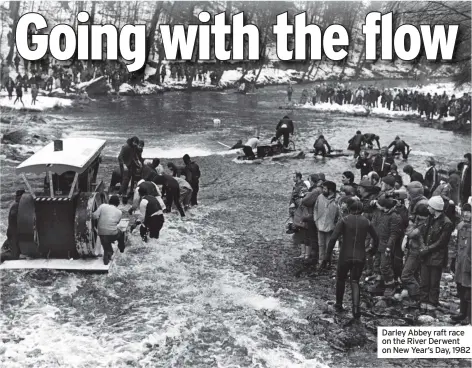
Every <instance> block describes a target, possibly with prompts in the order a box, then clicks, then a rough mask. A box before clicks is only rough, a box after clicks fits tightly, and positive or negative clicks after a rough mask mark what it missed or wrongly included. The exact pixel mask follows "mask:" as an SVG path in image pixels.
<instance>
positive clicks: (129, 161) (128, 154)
mask: <svg viewBox="0 0 472 368" xmlns="http://www.w3.org/2000/svg"><path fill="white" fill-rule="evenodd" d="M138 143H139V139H138V137H132V138H130V139H128V140H127V141H126V144H125V145H123V147H121V151H120V154H119V155H118V164H119V165H120V175H121V187H120V194H121V195H126V194H127V192H128V186H129V183H130V180H133V177H134V175H135V174H136V171H137V169H138V164H137V161H138V158H137V153H136V149H137V147H138ZM125 166H126V168H127V169H128V173H127V175H125V170H124V168H125ZM132 184H133V183H132ZM132 190H133V185H132V186H131V191H132Z"/></svg>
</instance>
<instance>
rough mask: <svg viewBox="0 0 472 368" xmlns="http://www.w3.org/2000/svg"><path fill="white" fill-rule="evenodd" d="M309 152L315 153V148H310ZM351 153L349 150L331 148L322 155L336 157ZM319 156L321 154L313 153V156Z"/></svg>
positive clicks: (347, 155)
mask: <svg viewBox="0 0 472 368" xmlns="http://www.w3.org/2000/svg"><path fill="white" fill-rule="evenodd" d="M310 153H315V150H310ZM351 155H352V153H350V152H349V151H345V150H341V149H334V150H331V153H327V154H326V155H325V156H324V157H328V158H336V157H349V156H351ZM317 156H321V155H315V156H314V157H317Z"/></svg>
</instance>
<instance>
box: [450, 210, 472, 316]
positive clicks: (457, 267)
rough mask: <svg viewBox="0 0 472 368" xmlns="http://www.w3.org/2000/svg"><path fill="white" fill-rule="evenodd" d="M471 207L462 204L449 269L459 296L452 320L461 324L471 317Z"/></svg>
mask: <svg viewBox="0 0 472 368" xmlns="http://www.w3.org/2000/svg"><path fill="white" fill-rule="evenodd" d="M470 217H471V207H470V204H468V203H466V204H464V205H463V206H462V221H461V222H460V223H459V225H458V226H457V246H456V252H455V262H454V263H453V264H451V269H452V271H453V272H454V274H455V281H456V285H457V293H458V294H459V298H460V313H459V315H457V316H452V317H451V319H452V320H453V321H454V322H462V324H463V325H469V324H470V318H471V313H472V311H471V305H470V300H471V298H470V294H471V276H470V275H471V272H470V270H471V243H470V240H471V239H470V238H471V226H470Z"/></svg>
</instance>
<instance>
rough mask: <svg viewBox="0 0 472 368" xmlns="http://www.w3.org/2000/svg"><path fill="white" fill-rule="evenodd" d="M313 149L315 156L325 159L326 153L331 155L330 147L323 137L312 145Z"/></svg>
mask: <svg viewBox="0 0 472 368" xmlns="http://www.w3.org/2000/svg"><path fill="white" fill-rule="evenodd" d="M325 146H326V147H325ZM313 148H314V149H315V156H316V155H319V154H321V155H322V156H323V157H325V156H326V153H331V147H330V145H329V143H328V141H327V140H326V139H325V137H324V136H323V135H320V136H319V137H318V139H317V140H316V142H315V143H314V144H313ZM326 148H327V149H328V152H326Z"/></svg>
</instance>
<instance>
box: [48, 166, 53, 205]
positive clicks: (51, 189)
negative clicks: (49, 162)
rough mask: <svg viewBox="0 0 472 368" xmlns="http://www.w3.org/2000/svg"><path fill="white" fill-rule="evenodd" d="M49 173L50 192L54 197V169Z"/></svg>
mask: <svg viewBox="0 0 472 368" xmlns="http://www.w3.org/2000/svg"><path fill="white" fill-rule="evenodd" d="M48 175H49V192H50V194H51V198H54V184H53V181H52V171H48Z"/></svg>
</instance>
